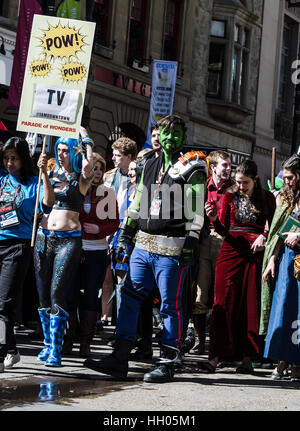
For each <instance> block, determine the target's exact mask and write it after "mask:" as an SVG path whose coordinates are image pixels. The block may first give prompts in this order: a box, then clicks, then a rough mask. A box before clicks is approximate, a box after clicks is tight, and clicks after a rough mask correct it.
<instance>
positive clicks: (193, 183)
mask: <svg viewBox="0 0 300 431" xmlns="http://www.w3.org/2000/svg"><path fill="white" fill-rule="evenodd" d="M185 187H186V193H185V195H186V206H185V215H186V218H187V220H188V221H187V223H186V231H187V234H190V233H191V232H193V233H194V234H197V235H198V236H199V235H200V231H201V229H202V227H203V224H204V199H205V193H206V175H205V174H204V173H203V172H197V171H196V172H195V173H194V174H193V175H192V177H191V178H190V180H189V183H188V184H187V185H186V186H185Z"/></svg>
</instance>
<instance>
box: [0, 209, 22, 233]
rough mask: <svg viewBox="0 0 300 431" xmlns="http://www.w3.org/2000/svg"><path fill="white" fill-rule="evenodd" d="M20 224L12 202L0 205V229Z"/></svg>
mask: <svg viewBox="0 0 300 431" xmlns="http://www.w3.org/2000/svg"><path fill="white" fill-rule="evenodd" d="M18 224H20V221H19V217H18V214H17V210H16V206H15V203H14V202H9V203H2V204H1V205H0V229H7V228H10V227H12V226H16V225H18Z"/></svg>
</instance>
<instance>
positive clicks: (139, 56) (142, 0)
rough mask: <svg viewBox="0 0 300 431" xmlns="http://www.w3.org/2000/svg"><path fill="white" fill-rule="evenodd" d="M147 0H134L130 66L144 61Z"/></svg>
mask: <svg viewBox="0 0 300 431" xmlns="http://www.w3.org/2000/svg"><path fill="white" fill-rule="evenodd" d="M147 3H148V1H147V0H132V5H131V11H130V28H129V43H128V60H127V64H128V66H130V67H131V66H132V65H133V62H134V60H138V61H142V60H143V59H144V58H145V50H146V34H147V31H146V27H147V25H146V24H147Z"/></svg>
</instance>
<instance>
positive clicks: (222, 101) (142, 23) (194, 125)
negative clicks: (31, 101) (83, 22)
mask: <svg viewBox="0 0 300 431" xmlns="http://www.w3.org/2000/svg"><path fill="white" fill-rule="evenodd" d="M72 1H73V2H76V0H72ZM47 3H48V5H49V4H51V5H54V3H55V6H57V5H58V3H59V0H57V1H56V2H55V0H48V1H45V2H44V4H47ZM8 4H9V6H8ZM18 4H19V0H10V1H9V2H6V1H3V0H0V43H1V36H2V37H4V39H5V48H6V47H7V49H9V45H8V44H9V43H10V42H7V40H8V39H9V37H10V39H11V40H12V42H11V46H12V47H13V43H14V39H15V31H16V25H17V16H18ZM91 6H93V8H92V7H91ZM81 19H88V20H93V21H95V22H96V34H95V41H94V47H93V55H92V60H91V66H90V73H89V79H88V85H87V93H86V99H85V111H84V118H83V123H84V124H85V125H87V126H88V129H89V132H90V134H91V136H92V137H93V138H94V140H95V142H96V148H97V150H98V151H99V152H100V153H102V154H103V155H104V154H106V153H107V152H108V154H109V149H110V145H111V143H112V141H114V140H115V139H116V138H117V137H119V136H121V135H127V136H129V137H131V138H133V139H135V140H136V141H137V143H138V145H139V147H140V148H141V147H142V146H143V144H144V142H145V140H146V134H147V128H148V120H149V107H150V97H151V83H152V64H153V59H165V60H175V61H178V76H177V84H176V93H175V100H174V108H173V112H174V113H177V114H180V115H181V116H183V118H184V119H185V120H186V121H187V122H188V142H189V144H191V145H200V146H205V147H206V146H208V147H221V148H225V149H227V150H228V151H229V152H230V154H231V158H232V162H233V164H234V165H235V164H237V163H238V162H239V161H240V160H241V159H242V158H244V157H250V158H254V160H256V161H257V163H258V164H259V168H260V174H261V176H262V177H263V179H264V180H266V179H267V178H269V177H270V170H271V152H272V147H273V146H276V148H277V150H278V152H277V154H278V163H279V160H281V159H283V158H285V156H286V155H288V154H289V152H290V147H291V144H290V142H289V141H288V137H286V139H283V136H282V135H283V134H286V133H287V132H286V127H285V125H286V122H285V121H286V120H288V121H289V122H291V121H292V118H293V95H294V88H293V85H291V83H290V82H286V81H284V77H283V76H282V75H281V73H280V71H281V70H282V66H281V64H282V61H283V60H284V59H285V60H286V61H287V57H288V58H289V60H288V61H289V62H290V61H291V60H292V59H293V58H296V57H295V55H296V53H297V52H298V42H295V41H298V39H299V37H298V32H299V29H298V28H299V19H298V17H297V10H296V9H291V8H288V2H285V1H283V0H97V1H94V0H81ZM289 32H290V33H289ZM288 34H289V36H288ZM294 36H297V37H296V39H294ZM284 38H285V39H287V38H290V39H289V40H290V41H291V42H290V44H291V46H289V47H288V48H287V51H286V52H287V54H286V55H284V54H283V55H281V47H282V43H286V42H285V39H284ZM283 40H284V42H282V41H283ZM1 60H3V55H2V56H1V50H0V67H1ZM286 64H287V63H285V67H288V66H286ZM289 64H290V63H289ZM0 70H1V69H0ZM0 79H1V75H0ZM0 84H1V86H0V98H1V99H0V119H2V120H3V121H4V122H7V124H8V125H9V126H10V127H13V126H14V125H15V124H16V116H17V114H16V112H10V111H9V110H7V109H6V106H5V105H6V103H5V102H6V100H5V99H6V98H7V88H8V87H7V82H6V83H3V82H2V81H0ZM284 85H285V86H284ZM283 95H284V96H283ZM283 97H284V99H283ZM284 100H285V102H284ZM284 103H286V104H287V105H288V106H286V107H285V108H284V109H285V111H284V112H285V116H283V111H282V109H283V105H284ZM279 106H281V108H280V109H281V110H280V109H279ZM289 124H290V123H289Z"/></svg>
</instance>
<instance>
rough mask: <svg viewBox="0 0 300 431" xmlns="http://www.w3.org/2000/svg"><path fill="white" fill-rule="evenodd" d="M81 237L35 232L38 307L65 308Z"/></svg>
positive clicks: (53, 310) (77, 264)
mask: <svg viewBox="0 0 300 431" xmlns="http://www.w3.org/2000/svg"><path fill="white" fill-rule="evenodd" d="M81 248H82V241H81V237H67V238H60V237H55V236H54V237H51V236H45V235H43V234H42V233H40V232H38V233H37V237H36V243H35V248H34V266H35V276H36V285H37V290H38V295H39V302H40V307H41V308H48V307H51V312H52V313H54V312H55V308H54V305H55V304H57V305H59V306H60V307H61V308H63V309H64V310H66V309H67V304H66V299H67V291H68V288H69V286H70V284H71V282H72V280H73V277H74V275H75V274H76V272H77V270H78V267H79V263H80V256H81Z"/></svg>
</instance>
